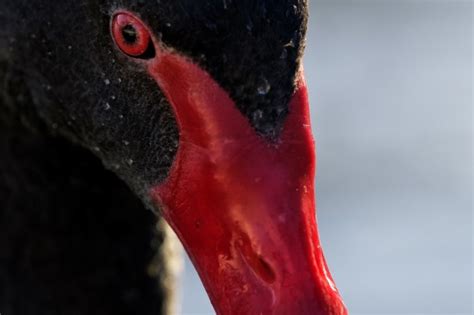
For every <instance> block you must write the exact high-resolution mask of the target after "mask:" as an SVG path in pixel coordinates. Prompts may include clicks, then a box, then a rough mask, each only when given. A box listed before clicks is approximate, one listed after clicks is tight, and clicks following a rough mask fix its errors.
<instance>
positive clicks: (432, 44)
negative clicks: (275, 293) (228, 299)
mask: <svg viewBox="0 0 474 315" xmlns="http://www.w3.org/2000/svg"><path fill="white" fill-rule="evenodd" d="M310 6H311V16H310V25H309V33H308V43H307V50H306V57H305V72H306V78H307V81H308V85H309V90H310V101H311V106H312V108H311V110H312V122H313V130H314V133H315V136H316V141H317V149H318V157H317V159H318V171H317V185H316V186H317V200H318V221H319V226H320V234H321V239H322V242H323V245H324V249H325V253H326V257H327V259H328V263H329V266H330V268H331V271H332V273H333V275H334V277H335V280H336V283H337V285H338V287H339V290H340V291H341V293H342V295H343V297H344V300H345V302H346V304H347V306H348V308H349V309H350V311H351V314H356V313H358V314H369V313H371V314H396V313H397V314H415V313H417V314H429V313H444V314H448V313H449V314H460V313H466V314H467V313H471V310H472V309H471V307H472V250H473V247H472V223H473V221H472V198H473V197H472V193H473V190H472V118H473V117H472V6H473V4H472V2H470V1H456V0H445V1H441V0H432V1H422V0H412V1H403V0H391V1H390V0H379V1H376V0H370V1H363V0H359V1H357V0H353V1H348V0H346V1H338V0H331V1H318V0H313V1H312V2H311V4H310ZM182 296H183V297H182V300H183V306H182V311H183V314H213V311H212V308H211V306H210V304H209V300H208V298H207V296H206V294H205V292H204V291H203V289H202V285H201V284H200V281H199V279H198V277H197V275H196V274H195V271H194V269H193V267H192V266H191V265H190V264H189V262H187V264H186V272H185V277H184V283H183V292H182ZM295 315H297V314H295Z"/></svg>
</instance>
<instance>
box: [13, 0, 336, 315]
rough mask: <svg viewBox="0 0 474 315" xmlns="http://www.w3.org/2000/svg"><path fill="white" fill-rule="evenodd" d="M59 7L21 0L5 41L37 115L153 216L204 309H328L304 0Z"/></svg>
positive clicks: (331, 302) (331, 298)
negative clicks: (25, 8)
mask: <svg viewBox="0 0 474 315" xmlns="http://www.w3.org/2000/svg"><path fill="white" fill-rule="evenodd" d="M33 6H34V5H33ZM72 6H73V5H71V4H67V3H61V4H54V5H53V4H43V5H41V6H39V7H38V8H34V9H36V10H39V11H42V10H43V11H44V10H50V11H51V12H49V14H45V15H41V14H37V16H38V17H37V18H35V17H32V19H31V20H29V21H28V23H31V24H35V25H37V29H38V32H37V34H35V37H31V38H29V39H28V40H27V41H24V42H22V41H17V44H15V45H19V46H17V47H16V51H21V53H20V54H19V55H18V56H17V57H16V58H18V61H19V62H20V63H21V64H22V66H23V67H24V68H25V69H27V70H29V73H31V74H32V75H31V76H30V77H29V78H28V81H29V84H30V85H31V86H32V90H33V91H34V94H35V95H34V97H33V98H34V99H35V104H34V105H35V109H36V111H37V112H38V114H39V115H38V116H39V117H40V119H41V120H42V121H44V122H46V124H47V125H48V126H49V127H50V129H51V130H53V131H56V132H58V133H60V134H62V135H64V136H66V137H68V138H70V139H72V140H74V141H77V142H79V143H80V144H81V145H83V146H84V147H86V148H88V149H90V150H91V151H92V152H94V154H96V155H97V156H98V157H99V158H100V159H102V161H103V163H104V165H105V166H106V167H108V168H109V169H111V170H112V171H114V172H116V173H117V174H118V175H119V176H120V177H121V178H122V179H123V180H125V181H126V182H127V183H128V184H129V185H130V186H131V187H132V188H133V189H134V191H135V192H136V193H137V194H138V195H139V196H140V197H141V198H142V200H143V201H144V202H146V203H147V204H148V205H150V206H151V207H152V208H153V209H155V210H156V211H159V212H161V213H162V214H163V215H164V217H165V218H166V219H167V220H168V222H169V223H170V225H171V226H172V227H173V229H174V230H175V231H176V232H177V234H178V236H179V237H180V239H181V241H182V242H183V244H184V246H185V248H186V250H187V251H188V253H189V254H190V257H191V258H192V260H193V262H194V263H195V265H196V268H197V270H198V272H199V274H200V276H201V279H202V280H203V282H204V285H205V287H206V289H207V291H208V293H209V295H210V298H211V301H212V303H213V305H214V307H215V308H216V310H217V312H218V313H219V314H344V313H345V309H344V306H343V304H342V302H341V300H340V298H339V296H338V293H337V290H336V288H335V286H334V283H333V282H332V279H331V276H330V274H329V271H328V270H327V267H326V265H325V262H324V258H323V256H322V251H321V249H320V246H319V240H318V236H317V229H316V223H315V217H314V210H315V204H314V192H313V190H314V189H313V188H314V187H313V180H314V171H315V159H314V144H313V140H312V135H311V129H310V122H309V114H308V111H309V109H308V102H307V91H306V85H305V83H304V78H303V73H302V67H301V64H300V59H301V54H302V49H303V46H304V34H305V27H306V3H305V1H302V0H292V1H250V0H249V1H244V0H241V1H236V0H225V1H222V0H219V1H217V0H216V1H191V0H179V1H176V0H173V1H171V0H168V1H164V0H162V1H119V2H112V1H105V2H103V3H100V4H98V3H97V1H92V0H91V1H85V5H84V6H79V7H77V8H75V15H74V19H72V20H71V18H70V17H68V16H67V14H64V12H70V11H71V10H72ZM30 9H31V8H30ZM46 18H47V20H45V19H46ZM35 19H36V20H35ZM71 25H74V27H71ZM25 43H26V44H25ZM21 45H26V46H24V47H21ZM19 47H20V48H23V49H18V48H19ZM31 56H34V57H31ZM131 219H133V218H131Z"/></svg>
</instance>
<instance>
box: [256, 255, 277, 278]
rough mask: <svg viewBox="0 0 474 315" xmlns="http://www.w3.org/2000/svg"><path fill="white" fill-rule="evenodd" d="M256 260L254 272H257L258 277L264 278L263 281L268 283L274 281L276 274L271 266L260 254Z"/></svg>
mask: <svg viewBox="0 0 474 315" xmlns="http://www.w3.org/2000/svg"><path fill="white" fill-rule="evenodd" d="M257 261H258V262H257V264H256V266H255V268H254V271H255V273H257V274H258V275H259V276H260V278H262V279H263V280H265V282H268V283H270V284H271V283H273V282H275V278H276V275H275V271H274V270H273V268H272V266H270V264H269V263H268V262H267V261H266V260H265V258H263V257H262V256H259V257H258V259H257Z"/></svg>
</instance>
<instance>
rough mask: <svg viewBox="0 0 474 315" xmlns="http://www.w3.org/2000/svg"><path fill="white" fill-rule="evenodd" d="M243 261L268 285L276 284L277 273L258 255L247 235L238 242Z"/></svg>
mask: <svg viewBox="0 0 474 315" xmlns="http://www.w3.org/2000/svg"><path fill="white" fill-rule="evenodd" d="M237 248H238V249H239V251H240V253H241V255H242V257H243V260H244V261H245V263H246V264H247V265H248V266H249V267H250V269H251V270H252V271H253V273H254V274H255V275H256V276H257V277H258V278H259V279H261V280H263V281H265V282H266V283H268V284H272V283H274V282H275V279H276V273H275V271H274V270H273V267H272V266H271V265H270V263H269V262H268V261H267V260H266V259H265V258H264V257H263V256H262V255H261V254H258V253H257V252H256V251H255V250H254V248H253V246H252V243H251V241H250V239H249V237H248V236H247V235H242V236H241V238H240V239H239V241H238V242H237Z"/></svg>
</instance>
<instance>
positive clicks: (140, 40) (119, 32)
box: [111, 12, 154, 59]
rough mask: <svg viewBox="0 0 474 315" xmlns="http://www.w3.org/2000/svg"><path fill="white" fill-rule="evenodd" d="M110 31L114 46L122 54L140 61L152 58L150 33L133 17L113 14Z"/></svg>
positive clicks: (125, 14)
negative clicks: (140, 59)
mask: <svg viewBox="0 0 474 315" xmlns="http://www.w3.org/2000/svg"><path fill="white" fill-rule="evenodd" d="M111 31H112V37H113V39H114V41H115V44H116V45H117V47H118V48H119V49H120V50H121V51H122V52H123V53H124V54H126V55H128V56H131V57H135V58H142V59H149V58H152V57H153V56H154V48H153V44H152V40H151V36H150V32H149V31H148V29H147V28H146V27H145V25H144V24H143V22H142V21H140V20H139V19H138V18H136V17H135V16H133V15H131V14H128V13H124V12H121V13H117V14H115V15H114V16H113V17H112V27H111Z"/></svg>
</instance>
